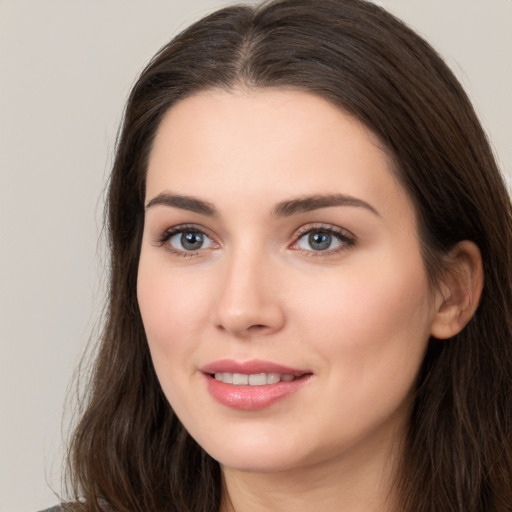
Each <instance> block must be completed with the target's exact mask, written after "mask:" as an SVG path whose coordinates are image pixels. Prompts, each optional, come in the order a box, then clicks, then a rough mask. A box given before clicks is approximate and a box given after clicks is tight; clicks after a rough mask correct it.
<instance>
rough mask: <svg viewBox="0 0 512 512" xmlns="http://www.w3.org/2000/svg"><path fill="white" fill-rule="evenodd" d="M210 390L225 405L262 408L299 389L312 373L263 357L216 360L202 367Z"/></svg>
mask: <svg viewBox="0 0 512 512" xmlns="http://www.w3.org/2000/svg"><path fill="white" fill-rule="evenodd" d="M201 372H202V373H203V374H204V376H205V378H206V384H207V388H208V391H209V392H210V394H211V395H212V396H213V398H215V399H216V400H217V401H218V402H220V403H221V404H222V405H225V406H228V407H231V408H234V409H242V410H259V409H264V408H266V407H270V406H271V405H272V404H274V403H275V402H277V401H279V400H281V399H284V398H286V397H287V396H289V395H291V394H292V393H294V392H296V391H298V390H299V389H300V388H301V387H302V386H303V385H304V384H306V382H308V381H309V380H310V377H311V376H312V373H311V372H310V371H307V370H301V369H295V368H290V367H286V366H283V365H279V364H276V363H272V362H268V361H260V360H252V361H246V362H238V361H232V360H227V359H225V360H221V361H215V362H214V363H211V364H208V365H206V366H204V367H203V368H201Z"/></svg>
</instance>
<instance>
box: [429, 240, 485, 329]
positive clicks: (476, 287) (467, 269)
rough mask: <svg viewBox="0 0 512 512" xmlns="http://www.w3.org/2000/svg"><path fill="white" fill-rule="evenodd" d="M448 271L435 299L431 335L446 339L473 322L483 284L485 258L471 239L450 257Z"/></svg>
mask: <svg viewBox="0 0 512 512" xmlns="http://www.w3.org/2000/svg"><path fill="white" fill-rule="evenodd" d="M447 258H448V260H449V261H448V265H447V266H448V270H447V272H446V274H445V275H444V276H443V277H442V278H441V283H440V285H439V288H438V291H437V293H436V298H435V313H434V314H435V316H434V319H433V322H432V326H431V332H430V334H431V335H432V336H433V337H434V338H438V339H447V338H451V337H452V336H455V335H456V334H458V333H459V332H460V331H461V330H462V329H463V328H464V327H465V326H466V324H467V323H468V322H469V321H470V320H471V318H472V317H473V315H474V314H475V311H476V309H477V307H478V303H479V301H480V295H481V293H482V289H483V285H484V274H483V267H482V255H481V254H480V249H479V248H478V246H477V245H476V244H475V243H473V242H470V241H468V240H464V241H462V242H459V243H458V244H457V245H456V246H455V247H454V248H453V249H452V250H451V251H450V253H449V254H448V256H447Z"/></svg>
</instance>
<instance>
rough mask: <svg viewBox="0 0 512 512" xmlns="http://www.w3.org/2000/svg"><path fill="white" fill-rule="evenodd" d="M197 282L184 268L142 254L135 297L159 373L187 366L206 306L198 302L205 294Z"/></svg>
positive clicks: (196, 340)
mask: <svg viewBox="0 0 512 512" xmlns="http://www.w3.org/2000/svg"><path fill="white" fill-rule="evenodd" d="M197 286H198V283H197V282H196V281H195V280H190V279H187V278H186V272H185V273H184V272H181V271H179V270H174V271H172V270H170V269H169V268H166V265H165V263H164V264H162V262H161V261H158V259H156V258H151V257H150V256H148V257H146V256H145V255H144V253H142V254H141V260H140V264H139V272H138V278H137V298H138V303H139V309H140V312H141V316H142V321H143V324H144V330H145V332H146V337H147V340H148V344H149V349H150V352H151V356H152V359H153V363H154V365H155V369H156V371H157V374H159V377H160V376H161V375H160V374H161V372H160V369H165V368H169V367H171V368H173V371H174V370H177V371H181V370H186V368H185V367H183V364H182V363H183V361H184V360H185V361H186V360H187V356H188V355H189V354H190V353H191V352H192V351H193V350H194V347H195V345H196V344H197V342H198V339H199V336H198V332H197V331H198V329H199V326H200V325H203V323H204V319H205V312H206V311H207V310H208V308H207V307H206V305H205V304H202V302H201V301H202V300H203V301H204V300H205V298H206V297H207V294H206V293H204V290H202V292H198V289H197ZM162 385H163V386H164V387H165V383H164V382H162Z"/></svg>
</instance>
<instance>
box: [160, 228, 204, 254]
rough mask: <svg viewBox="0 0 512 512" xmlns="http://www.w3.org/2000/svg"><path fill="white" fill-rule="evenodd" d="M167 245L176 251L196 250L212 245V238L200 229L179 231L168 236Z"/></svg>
mask: <svg viewBox="0 0 512 512" xmlns="http://www.w3.org/2000/svg"><path fill="white" fill-rule="evenodd" d="M169 245H171V246H172V247H173V248H174V249H177V250H178V251H198V250H199V249H207V248H208V247H211V246H212V239H211V238H210V237H208V236H207V235H205V234H204V233H201V232H200V231H191V230H186V231H181V232H178V233H176V234H175V235H173V236H171V237H170V238H169Z"/></svg>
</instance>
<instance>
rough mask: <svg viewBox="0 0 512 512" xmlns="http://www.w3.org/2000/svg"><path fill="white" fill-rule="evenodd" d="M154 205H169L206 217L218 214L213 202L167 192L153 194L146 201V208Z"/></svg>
mask: <svg viewBox="0 0 512 512" xmlns="http://www.w3.org/2000/svg"><path fill="white" fill-rule="evenodd" d="M156 205H163V206H171V207H173V208H179V209H181V210H188V211H190V212H195V213H200V214H201V215H207V216H208V217H216V216H217V215H218V214H219V213H218V211H217V210H216V209H215V207H214V206H213V204H211V203H209V202H208V201H203V200H201V199H197V198H195V197H190V196H181V195H177V194H171V193H169V192H162V193H161V194H158V195H157V196H155V197H154V198H153V199H151V201H149V202H148V204H147V205H146V209H148V208H151V207H152V206H156Z"/></svg>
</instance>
